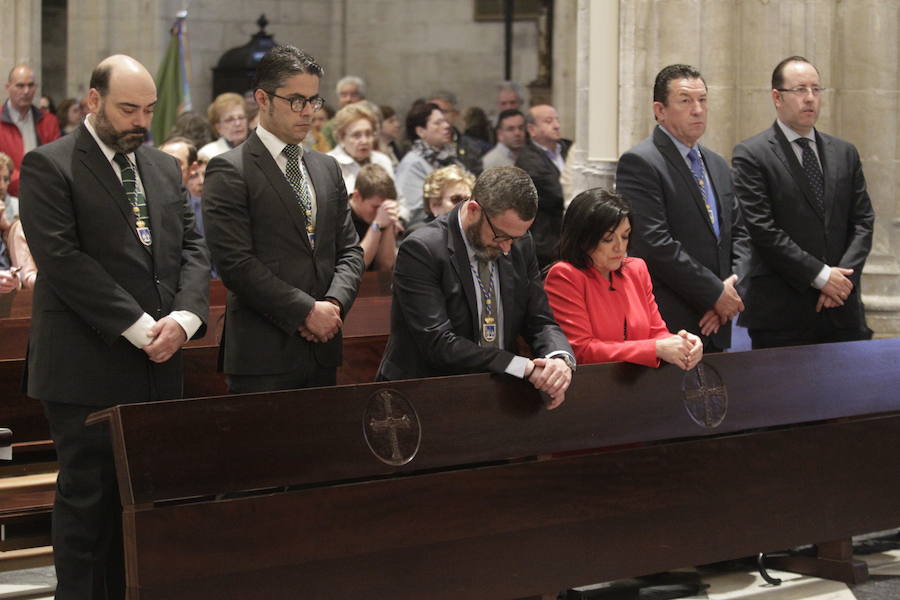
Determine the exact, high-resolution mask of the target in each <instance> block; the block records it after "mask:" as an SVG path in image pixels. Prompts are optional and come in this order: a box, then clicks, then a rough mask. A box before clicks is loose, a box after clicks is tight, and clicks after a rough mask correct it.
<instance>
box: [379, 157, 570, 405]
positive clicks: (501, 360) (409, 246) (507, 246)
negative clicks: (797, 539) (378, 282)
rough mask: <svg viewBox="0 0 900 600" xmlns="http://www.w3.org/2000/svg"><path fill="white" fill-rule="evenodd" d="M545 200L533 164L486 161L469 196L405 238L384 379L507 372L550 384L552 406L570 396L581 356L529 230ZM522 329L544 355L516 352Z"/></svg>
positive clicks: (382, 368)
mask: <svg viewBox="0 0 900 600" xmlns="http://www.w3.org/2000/svg"><path fill="white" fill-rule="evenodd" d="M537 205H538V196H537V190H536V189H535V187H534V184H533V183H532V181H531V178H530V177H529V176H528V174H527V173H526V172H525V171H523V170H521V169H519V168H516V167H512V166H508V167H496V168H493V169H488V170H486V171H485V172H484V173H482V174H481V175H480V176H479V177H478V179H477V181H476V182H475V188H474V190H473V191H472V198H471V199H470V200H466V201H465V202H461V203H460V204H457V205H456V207H455V208H454V209H453V210H452V211H450V212H449V213H448V214H446V215H444V216H442V217H439V218H438V219H436V220H434V221H432V222H431V223H429V224H428V225H426V226H425V227H422V228H421V229H419V230H417V231H415V232H414V233H413V234H412V235H410V236H409V237H408V238H407V239H406V240H404V242H403V243H402V244H401V245H400V251H399V253H398V255H397V260H396V263H395V265H394V300H393V305H392V307H391V336H390V339H389V340H388V345H387V349H386V350H385V354H384V358H383V359H382V361H381V366H380V368H379V372H378V378H379V379H380V380H394V379H409V378H418V377H438V376H443V375H460V374H464V373H480V372H494V373H500V374H504V373H505V374H507V375H511V376H513V377H518V378H521V379H528V381H529V382H530V383H531V384H532V385H533V386H534V387H535V388H536V389H538V390H539V391H541V392H544V393H546V394H547V395H548V396H549V402H548V404H547V406H548V408H555V407H557V406H559V405H560V404H561V403H562V402H563V401H564V400H565V392H566V389H568V387H569V383H570V382H571V380H572V371H574V369H575V358H574V353H573V352H572V348H571V346H570V345H569V342H568V341H567V340H566V336H565V334H563V332H562V330H561V329H560V328H559V326H558V325H557V324H556V321H554V319H553V313H552V312H551V310H550V307H549V305H548V303H547V297H546V295H545V294H544V288H543V285H542V283H541V277H540V272H539V270H538V264H537V259H536V257H535V253H534V240H532V238H531V234H529V233H528V229H529V228H530V227H531V224H532V223H533V222H534V218H535V216H536V215H537ZM520 335H521V336H522V337H523V338H524V339H525V341H526V342H527V343H528V344H530V345H531V348H532V350H533V353H534V356H535V357H537V358H534V359H528V358H526V357H524V356H519V355H517V354H516V338H517V337H518V336H520Z"/></svg>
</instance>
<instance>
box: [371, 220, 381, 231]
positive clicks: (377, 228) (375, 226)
mask: <svg viewBox="0 0 900 600" xmlns="http://www.w3.org/2000/svg"><path fill="white" fill-rule="evenodd" d="M369 227H371V228H372V229H374V230H375V231H381V225H379V224H378V223H377V222H375V221H372V224H371V225H370V226H369Z"/></svg>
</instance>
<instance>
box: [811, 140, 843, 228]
mask: <svg viewBox="0 0 900 600" xmlns="http://www.w3.org/2000/svg"><path fill="white" fill-rule="evenodd" d="M816 144H817V145H818V150H819V157H820V158H819V161H820V162H821V163H822V174H823V175H824V176H825V198H824V200H823V201H824V203H825V225H828V222H829V221H830V220H831V209H832V208H834V192H835V189H836V188H837V173H836V171H837V169H836V168H835V165H837V164H838V160H837V157H836V156H835V149H834V144H832V143H831V140H829V139H827V138H825V137H824V136H822V134H820V133H819V132H818V131H816Z"/></svg>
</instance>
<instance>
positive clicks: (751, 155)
mask: <svg viewBox="0 0 900 600" xmlns="http://www.w3.org/2000/svg"><path fill="white" fill-rule="evenodd" d="M823 91H824V90H823V89H822V87H821V83H820V82H819V72H818V71H817V70H816V68H815V66H813V64H812V63H810V62H809V61H808V60H806V59H805V58H803V57H802V56H791V57H789V58H786V59H784V60H783V61H781V62H780V63H779V64H778V65H777V66H776V67H775V70H774V72H773V73H772V91H771V95H772V100H773V102H774V104H775V112H776V114H777V119H776V121H775V123H773V124H772V126H771V127H769V128H768V129H766V130H765V131H763V132H762V133H759V134H757V135H755V136H753V137H752V138H750V139H747V140H744V141H743V142H741V143H739V144H738V145H737V146H736V147H735V149H734V158H733V159H732V160H733V164H734V173H735V181H734V187H735V190H736V192H737V195H738V198H739V199H740V202H741V206H742V209H743V211H744V215H745V216H746V219H747V228H748V229H749V230H750V235H751V237H752V239H753V249H754V253H753V262H752V266H751V268H750V271H749V289H748V292H747V311H746V312H745V313H744V314H743V315H741V320H740V323H741V324H742V325H744V326H745V327H747V329H748V333H749V334H750V339H751V341H752V342H753V347H754V348H773V347H777V346H794V345H800V344H818V343H826V342H843V341H851V340H865V339H869V338H871V337H872V331H871V330H870V329H869V327H868V326H867V325H866V315H865V311H864V309H863V305H862V296H861V294H860V291H859V284H860V276H861V275H862V269H863V265H864V264H865V262H866V257H867V256H868V255H869V250H870V249H871V248H872V229H873V227H874V221H875V214H874V212H873V210H872V202H871V201H870V200H869V194H868V193H867V192H866V179H865V176H864V175H863V171H862V163H861V162H860V160H859V153H858V152H857V151H856V148H855V147H854V146H853V144H851V143H849V142H846V141H844V140H842V139H839V138H836V137H834V136H830V135H828V134H825V133H822V132H821V131H819V130H817V129H816V128H815V124H816V121H817V120H818V118H819V110H820V108H821V101H822V93H823Z"/></svg>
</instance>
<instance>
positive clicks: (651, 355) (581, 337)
mask: <svg viewBox="0 0 900 600" xmlns="http://www.w3.org/2000/svg"><path fill="white" fill-rule="evenodd" d="M611 277H612V282H610V281H607V280H606V278H604V277H603V276H602V275H601V274H600V273H599V272H597V270H596V269H587V270H581V269H579V268H577V267H575V266H574V265H572V264H571V263H567V262H562V261H560V262H557V263H556V264H554V265H553V267H552V268H551V269H550V272H549V273H548V274H547V279H546V281H545V282H544V289H545V290H546V291H547V299H548V300H549V301H550V306H551V308H553V314H554V315H555V317H556V322H557V323H559V325H560V327H562V330H563V331H564V332H565V334H566V337H568V338H569V342H570V343H571V344H572V348H573V349H574V350H575V359H576V360H577V361H578V363H579V364H581V363H601V362H614V361H627V362H633V363H637V364H640V365H647V366H648V367H658V366H659V359H658V358H656V340H658V339H660V338H664V337H668V336H670V335H672V334H671V333H669V330H668V328H667V327H666V324H665V322H664V321H663V320H662V317H661V316H660V315H659V308H658V307H657V306H656V299H655V298H654V297H653V284H651V283H650V273H649V272H648V271H647V264H646V263H645V262H644V261H643V260H641V259H640V258H631V257H628V258H626V259H625V260H624V261H623V262H622V267H621V268H620V269H619V271H614V272H613V273H612V275H611Z"/></svg>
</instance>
